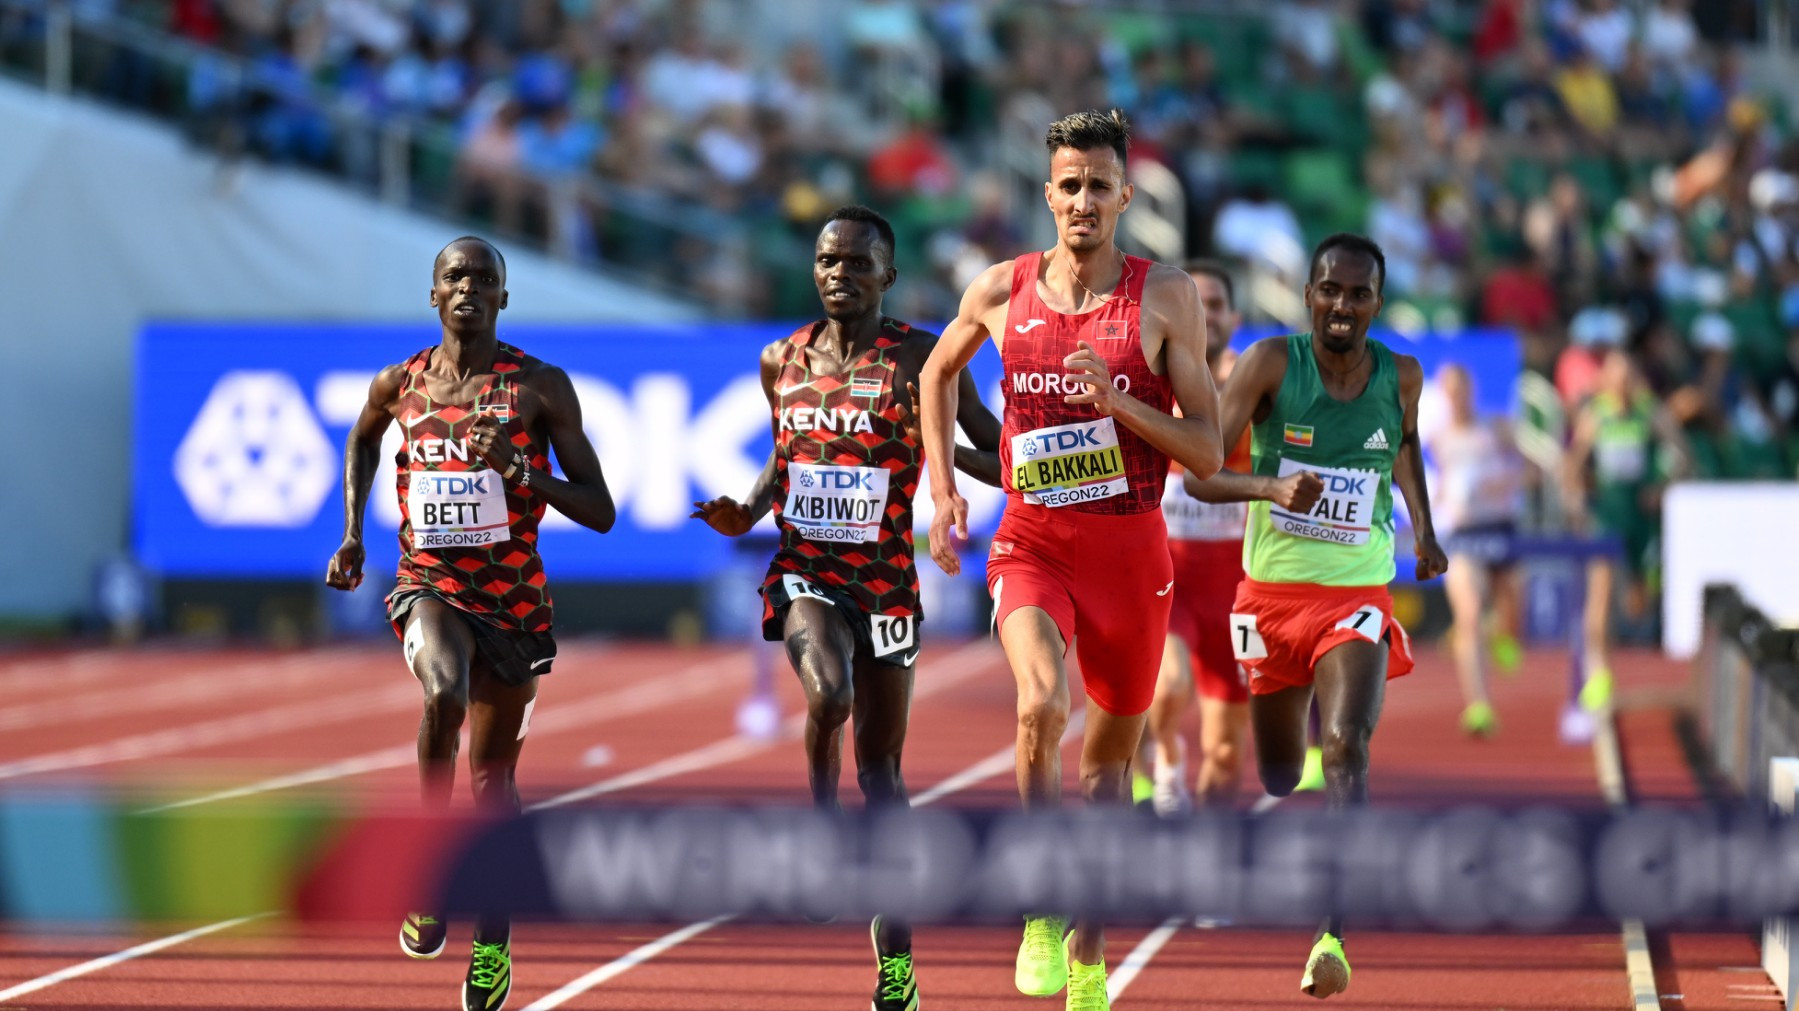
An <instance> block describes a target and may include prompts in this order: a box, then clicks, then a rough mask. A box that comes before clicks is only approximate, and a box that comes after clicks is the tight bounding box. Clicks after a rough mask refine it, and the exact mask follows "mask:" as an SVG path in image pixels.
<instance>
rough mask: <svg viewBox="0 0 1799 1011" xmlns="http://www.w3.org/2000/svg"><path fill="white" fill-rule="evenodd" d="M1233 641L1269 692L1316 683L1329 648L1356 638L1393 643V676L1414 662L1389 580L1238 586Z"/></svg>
mask: <svg viewBox="0 0 1799 1011" xmlns="http://www.w3.org/2000/svg"><path fill="white" fill-rule="evenodd" d="M1230 632H1231V648H1232V649H1233V650H1234V651H1235V652H1236V656H1237V659H1238V661H1240V662H1241V663H1242V664H1243V666H1245V667H1248V668H1249V691H1250V694H1252V695H1268V694H1270V693H1273V692H1278V691H1280V690H1282V689H1284V688H1294V687H1298V686H1301V685H1309V684H1311V683H1312V676H1313V670H1314V668H1316V667H1317V665H1318V661H1319V660H1320V659H1322V658H1323V657H1324V654H1326V653H1329V652H1330V651H1331V650H1333V649H1335V648H1337V647H1338V646H1341V645H1343V644H1344V643H1346V642H1354V641H1356V640H1357V639H1365V640H1367V641H1368V642H1380V641H1382V639H1383V638H1384V639H1385V640H1386V643H1387V677H1388V679H1392V678H1396V677H1399V676H1400V675H1402V674H1405V673H1408V672H1409V671H1411V669H1412V642H1411V640H1410V639H1409V638H1407V636H1406V634H1405V629H1403V628H1401V627H1400V626H1399V622H1397V621H1394V620H1393V597H1392V595H1391V594H1389V593H1388V592H1387V588H1386V587H1385V586H1319V585H1317V584H1315V583H1259V582H1256V581H1255V580H1253V579H1245V580H1243V583H1242V584H1241V585H1240V586H1238V587H1237V599H1236V602H1235V603H1234V604H1233V605H1232V607H1231V615H1230Z"/></svg>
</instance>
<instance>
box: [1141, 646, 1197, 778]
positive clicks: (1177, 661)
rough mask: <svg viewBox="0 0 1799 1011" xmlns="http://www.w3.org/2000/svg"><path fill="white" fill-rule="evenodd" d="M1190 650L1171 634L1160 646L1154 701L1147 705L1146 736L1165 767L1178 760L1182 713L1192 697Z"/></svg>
mask: <svg viewBox="0 0 1799 1011" xmlns="http://www.w3.org/2000/svg"><path fill="white" fill-rule="evenodd" d="M1192 656H1193V653H1192V650H1190V649H1189V648H1188V646H1187V642H1186V640H1185V639H1182V638H1181V637H1180V636H1178V635H1175V634H1174V633H1172V632H1170V633H1169V634H1168V641H1167V643H1165V644H1164V645H1163V647H1162V668H1161V670H1160V671H1159V672H1158V673H1157V674H1156V698H1155V701H1154V702H1151V703H1150V704H1149V726H1148V728H1147V732H1146V734H1145V736H1146V737H1147V738H1149V739H1150V740H1152V741H1153V742H1154V744H1155V749H1156V758H1157V759H1158V760H1159V761H1160V763H1161V765H1162V766H1163V767H1164V768H1170V769H1171V768H1173V767H1174V765H1175V763H1177V762H1179V761H1180V760H1181V751H1180V736H1181V714H1182V713H1183V712H1185V711H1186V709H1187V700H1188V699H1189V698H1191V697H1192V696H1193V660H1192Z"/></svg>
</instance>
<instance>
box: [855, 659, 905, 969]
mask: <svg viewBox="0 0 1799 1011" xmlns="http://www.w3.org/2000/svg"><path fill="white" fill-rule="evenodd" d="M855 670H856V698H855V711H856V715H855V737H854V740H855V745H856V782H857V783H858V784H859V785H860V786H861V787H862V796H863V798H864V799H865V800H866V802H867V805H868V807H869V809H870V810H873V809H876V808H882V807H906V806H908V805H909V804H910V800H909V798H908V797H907V795H906V780H905V777H904V776H903V775H901V773H900V757H901V753H902V752H903V751H904V750H905V747H906V724H907V720H908V718H909V716H910V713H911V709H912V684H913V673H914V669H913V666H912V665H907V666H905V667H896V666H894V665H893V664H886V663H879V662H877V661H876V660H875V659H874V658H873V657H870V656H861V655H859V656H857V657H856V665H855ZM880 931H881V936H880V937H878V938H876V940H877V941H878V942H879V943H880V945H881V950H883V951H902V950H904V951H910V950H911V948H912V925H911V924H910V923H907V922H905V921H904V920H901V919H899V918H897V917H893V916H882V917H881V927H880Z"/></svg>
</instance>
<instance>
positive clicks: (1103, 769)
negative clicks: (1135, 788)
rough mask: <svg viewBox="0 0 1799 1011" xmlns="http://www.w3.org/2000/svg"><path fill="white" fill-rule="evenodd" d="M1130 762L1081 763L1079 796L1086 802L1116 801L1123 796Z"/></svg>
mask: <svg viewBox="0 0 1799 1011" xmlns="http://www.w3.org/2000/svg"><path fill="white" fill-rule="evenodd" d="M1129 772H1130V762H1128V761H1123V762H1092V763H1088V762H1082V763H1081V796H1083V797H1085V798H1087V799H1088V800H1116V799H1118V798H1119V797H1122V796H1124V794H1125V781H1126V779H1127V778H1128V775H1129Z"/></svg>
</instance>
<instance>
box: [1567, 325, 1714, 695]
mask: <svg viewBox="0 0 1799 1011" xmlns="http://www.w3.org/2000/svg"><path fill="white" fill-rule="evenodd" d="M1658 444H1659V445H1660V446H1662V447H1665V449H1666V450H1667V452H1666V453H1663V452H1658ZM1664 457H1665V459H1664ZM1690 458H1691V456H1690V454H1689V453H1688V452H1687V450H1686V438H1685V436H1683V435H1682V434H1681V431H1680V426H1679V425H1678V424H1676V423H1675V422H1674V420H1673V418H1672V417H1671V416H1670V415H1669V414H1668V412H1667V410H1666V409H1664V408H1662V407H1661V406H1659V405H1658V404H1657V403H1656V402H1655V398H1654V397H1653V396H1652V395H1651V394H1650V393H1649V391H1648V390H1647V389H1646V388H1645V387H1644V383H1643V379H1642V376H1641V375H1640V374H1639V373H1638V372H1637V368H1636V365H1635V363H1634V362H1632V361H1631V358H1630V355H1629V354H1627V353H1625V352H1624V351H1623V350H1622V349H1618V348H1614V349H1613V350H1612V351H1610V352H1609V353H1607V355H1606V357H1605V363H1604V365H1603V366H1601V369H1600V373H1599V389H1598V390H1597V391H1596V392H1595V393H1594V394H1593V397H1592V399H1590V400H1588V401H1587V402H1586V404H1585V405H1583V406H1582V407H1581V409H1580V413H1579V414H1578V416H1577V417H1576V419H1575V422H1574V438H1573V441H1572V442H1571V443H1570V445H1569V447H1568V454H1567V456H1566V457H1564V458H1563V464H1564V472H1563V482H1562V489H1563V492H1564V493H1565V494H1566V496H1567V500H1568V501H1567V503H1566V505H1567V510H1568V515H1569V517H1570V518H1571V519H1572V520H1573V523H1574V526H1575V528H1576V529H1586V530H1587V531H1589V532H1591V533H1595V534H1599V535H1602V536H1604V535H1609V536H1613V537H1616V538H1618V539H1619V540H1620V541H1621V542H1622V546H1623V552H1624V555H1623V562H1624V572H1625V578H1626V580H1627V583H1626V586H1625V592H1624V612H1625V614H1627V615H1629V616H1630V617H1631V618H1632V620H1635V619H1638V618H1640V617H1641V616H1642V615H1643V613H1644V611H1645V610H1646V609H1647V607H1648V598H1649V591H1650V587H1651V584H1652V582H1653V581H1654V580H1655V578H1656V577H1657V576H1658V575H1659V572H1658V569H1659V565H1658V564H1657V558H1656V545H1657V542H1658V541H1659V539H1660V535H1661V498H1662V490H1663V487H1664V484H1665V481H1666V479H1667V478H1668V477H1669V476H1671V475H1672V474H1674V473H1676V472H1678V471H1680V470H1681V469H1683V467H1684V461H1685V460H1687V459H1690ZM1616 584H1617V576H1616V571H1615V566H1614V562H1613V560H1612V559H1610V558H1595V559H1593V560H1592V561H1591V562H1589V563H1588V565H1587V601H1586V614H1585V616H1584V619H1583V623H1584V627H1585V630H1586V652H1585V663H1586V671H1585V674H1586V679H1585V685H1584V686H1583V687H1582V689H1581V693H1580V701H1581V703H1582V704H1583V705H1585V706H1586V707H1587V708H1588V709H1590V710H1600V709H1604V708H1605V707H1606V706H1607V705H1609V704H1610V703H1611V698H1612V685H1613V675H1612V665H1611V654H1610V644H1611V619H1612V597H1613V594H1614V590H1615V587H1616Z"/></svg>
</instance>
